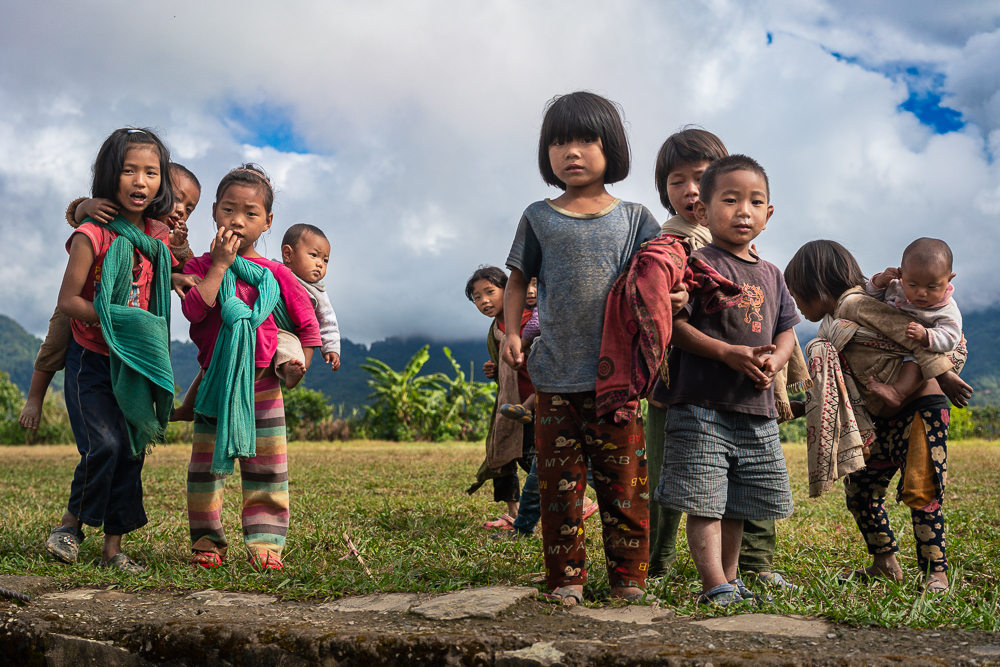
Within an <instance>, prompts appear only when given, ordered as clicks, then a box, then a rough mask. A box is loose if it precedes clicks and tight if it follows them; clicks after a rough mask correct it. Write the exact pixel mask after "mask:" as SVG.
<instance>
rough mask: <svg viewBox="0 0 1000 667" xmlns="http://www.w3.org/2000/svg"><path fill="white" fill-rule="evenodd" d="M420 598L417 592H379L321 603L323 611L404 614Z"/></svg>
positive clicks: (320, 607)
mask: <svg viewBox="0 0 1000 667" xmlns="http://www.w3.org/2000/svg"><path fill="white" fill-rule="evenodd" d="M419 599H420V596H419V595H417V594H416V593H379V594H375V595H361V596H359V597H349V598H340V599H339V600H335V601H334V602H327V603H326V604H321V605H320V606H319V609H320V610H321V611H339V612H359V611H366V612H375V613H387V612H395V613H400V614H404V613H406V612H407V611H409V610H410V607H412V606H413V605H415V604H416V603H417V601H418V600H419Z"/></svg>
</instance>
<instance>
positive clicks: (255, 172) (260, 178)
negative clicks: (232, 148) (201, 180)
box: [215, 162, 274, 213]
mask: <svg viewBox="0 0 1000 667" xmlns="http://www.w3.org/2000/svg"><path fill="white" fill-rule="evenodd" d="M230 185H247V186H250V187H252V188H254V189H255V190H257V192H259V193H260V196H261V197H263V198H264V211H265V212H267V213H270V212H271V206H273V205H274V186H273V185H271V179H270V178H268V175H267V172H265V171H264V168H263V167H261V166H260V165H259V164H254V163H253V162H246V163H244V164H241V165H240V166H238V167H236V169H233V170H232V171H230V172H229V173H228V174H226V175H225V176H223V177H222V180H221V181H219V187H218V188H216V190H215V201H216V202H219V201H222V195H223V194H225V192H226V188H228V187H229V186H230Z"/></svg>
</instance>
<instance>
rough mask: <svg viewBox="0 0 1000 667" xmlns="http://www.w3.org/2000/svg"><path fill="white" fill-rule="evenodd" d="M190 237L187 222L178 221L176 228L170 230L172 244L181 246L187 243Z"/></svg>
mask: <svg viewBox="0 0 1000 667" xmlns="http://www.w3.org/2000/svg"><path fill="white" fill-rule="evenodd" d="M187 238H188V228H187V224H185V223H183V222H178V223H177V224H176V225H174V228H173V229H172V230H171V231H170V245H172V246H176V247H178V248H179V247H180V246H182V245H184V244H185V243H187Z"/></svg>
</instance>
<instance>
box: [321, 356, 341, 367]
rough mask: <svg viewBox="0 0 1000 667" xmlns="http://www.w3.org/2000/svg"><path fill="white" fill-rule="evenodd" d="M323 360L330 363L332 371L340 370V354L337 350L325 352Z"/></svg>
mask: <svg viewBox="0 0 1000 667" xmlns="http://www.w3.org/2000/svg"><path fill="white" fill-rule="evenodd" d="M323 361H325V362H326V363H328V364H330V370H331V371H337V370H340V355H339V354H337V353H336V352H327V353H326V354H324V355H323Z"/></svg>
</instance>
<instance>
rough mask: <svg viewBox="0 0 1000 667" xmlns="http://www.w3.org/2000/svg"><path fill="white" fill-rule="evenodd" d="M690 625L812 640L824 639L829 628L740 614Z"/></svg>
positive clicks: (821, 623) (800, 620)
mask: <svg viewBox="0 0 1000 667" xmlns="http://www.w3.org/2000/svg"><path fill="white" fill-rule="evenodd" d="M691 625H697V626H700V627H702V628H706V629H708V630H717V631H719V632H760V633H762V634H765V635H779V636H782V637H811V638H814V639H818V638H821V637H822V638H825V637H826V635H827V633H828V632H830V628H831V626H830V624H829V623H827V622H826V621H821V620H817V619H808V618H805V617H802V616H779V615H778V614H742V615H740V616H724V617H719V618H708V619H705V620H704V621H694V622H692V623H691Z"/></svg>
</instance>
